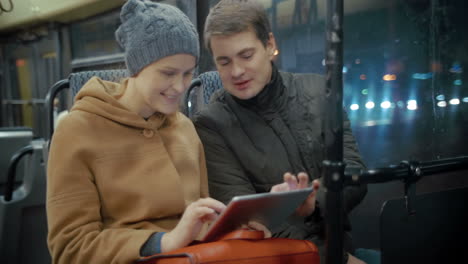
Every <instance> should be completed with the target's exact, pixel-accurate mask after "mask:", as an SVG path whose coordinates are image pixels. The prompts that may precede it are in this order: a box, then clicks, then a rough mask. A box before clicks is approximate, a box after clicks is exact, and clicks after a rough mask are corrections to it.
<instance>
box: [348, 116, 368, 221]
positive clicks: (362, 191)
mask: <svg viewBox="0 0 468 264" xmlns="http://www.w3.org/2000/svg"><path fill="white" fill-rule="evenodd" d="M343 160H344V162H345V163H346V164H347V166H352V167H360V168H365V165H364V162H363V161H362V158H361V155H360V154H359V150H358V147H357V143H356V140H355V138H354V136H353V133H352V131H351V124H350V121H349V119H348V116H347V114H346V112H345V111H343ZM366 193H367V185H366V184H361V185H358V186H346V187H345V188H344V191H343V198H344V209H345V212H346V213H349V212H350V211H351V210H353V208H355V207H356V206H357V205H358V204H359V203H360V202H361V201H362V200H363V199H364V197H365V196H366Z"/></svg>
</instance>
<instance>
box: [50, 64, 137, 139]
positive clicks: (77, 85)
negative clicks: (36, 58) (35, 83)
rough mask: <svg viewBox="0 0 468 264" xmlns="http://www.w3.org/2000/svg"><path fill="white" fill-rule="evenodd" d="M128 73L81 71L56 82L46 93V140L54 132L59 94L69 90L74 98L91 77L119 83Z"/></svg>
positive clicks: (122, 70)
mask: <svg viewBox="0 0 468 264" xmlns="http://www.w3.org/2000/svg"><path fill="white" fill-rule="evenodd" d="M127 75H128V72H127V70H124V69H116V70H102V71H83V72H75V73H71V74H70V75H69V76H68V78H67V79H63V80H60V81H58V82H56V83H55V84H54V85H53V86H52V87H51V88H50V90H49V91H48V93H47V96H46V99H45V101H46V112H47V123H48V128H49V131H48V138H47V140H48V141H50V139H51V138H52V134H53V132H54V99H55V97H56V96H57V95H58V94H59V92H61V91H63V90H65V89H70V90H71V91H70V92H71V95H72V97H73V98H74V97H75V95H76V94H77V93H78V92H79V90H80V89H81V87H83V85H84V84H85V83H86V82H87V81H88V80H89V79H91V78H92V77H94V76H97V77H99V78H101V79H103V80H106V81H113V82H119V81H120V80H121V79H123V78H125V77H127Z"/></svg>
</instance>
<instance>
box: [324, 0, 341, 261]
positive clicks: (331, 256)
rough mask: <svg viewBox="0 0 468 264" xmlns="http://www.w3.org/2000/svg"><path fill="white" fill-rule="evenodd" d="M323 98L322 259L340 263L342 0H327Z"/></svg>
mask: <svg viewBox="0 0 468 264" xmlns="http://www.w3.org/2000/svg"><path fill="white" fill-rule="evenodd" d="M325 56H326V58H325V63H326V102H327V111H326V113H325V114H326V118H325V124H324V131H325V144H326V150H325V151H326V160H325V161H324V176H323V177H324V185H325V188H326V189H327V192H326V196H325V199H326V202H325V206H326V210H325V212H326V213H325V222H326V227H325V229H326V235H327V239H326V242H325V248H326V253H325V257H326V260H325V263H327V264H342V263H343V214H342V212H343V192H342V190H343V177H344V166H345V165H344V163H343V162H342V161H343V109H342V105H343V102H342V101H343V0H328V1H327V18H326V55H325Z"/></svg>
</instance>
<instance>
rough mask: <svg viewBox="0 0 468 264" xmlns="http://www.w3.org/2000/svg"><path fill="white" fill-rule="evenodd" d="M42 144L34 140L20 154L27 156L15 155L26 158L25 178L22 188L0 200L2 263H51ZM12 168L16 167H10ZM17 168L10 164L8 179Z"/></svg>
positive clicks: (0, 252) (42, 141)
mask: <svg viewBox="0 0 468 264" xmlns="http://www.w3.org/2000/svg"><path fill="white" fill-rule="evenodd" d="M43 143H44V140H43V139H35V140H33V141H31V145H30V146H28V147H25V148H23V149H21V150H20V151H24V152H25V153H23V154H25V155H16V154H17V153H18V152H17V153H15V155H14V157H19V158H22V157H24V159H23V160H24V174H23V181H22V184H21V185H20V186H19V187H18V188H16V189H14V190H13V188H12V189H11V191H12V192H7V193H5V195H1V196H0V260H1V263H15V264H20V263H21V264H22V263H36V264H46V263H51V260H50V255H49V251H48V249H47V242H46V238H47V220H46V210H45V197H46V176H45V169H44V163H43V157H42V147H43ZM12 164H15V165H13V167H11V166H12ZM17 164H18V163H17V162H15V163H11V164H10V168H9V176H10V175H12V174H15V173H17V172H18V171H17V170H16V168H17V166H16V165H17ZM9 179H11V178H10V177H9ZM9 194H10V195H9ZM7 196H9V197H7Z"/></svg>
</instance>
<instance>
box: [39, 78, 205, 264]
mask: <svg viewBox="0 0 468 264" xmlns="http://www.w3.org/2000/svg"><path fill="white" fill-rule="evenodd" d="M125 89H126V84H125V83H124V84H123V85H120V84H116V83H111V82H105V81H102V80H100V79H98V78H93V79H91V80H90V81H89V82H88V83H87V84H86V85H85V86H84V87H83V88H82V89H81V91H80V92H79V93H78V95H77V97H76V103H75V105H74V106H73V108H72V110H71V112H70V114H68V115H67V116H66V118H64V119H63V120H62V121H61V122H60V124H59V125H58V127H57V130H56V131H55V133H54V136H53V139H52V144H51V150H50V156H49V162H48V172H47V177H48V178H47V181H48V182H47V219H48V228H49V235H48V245H49V249H50V252H51V255H52V258H53V263H67V264H71V263H80V264H81V263H132V262H133V261H134V260H136V259H137V258H139V252H140V248H141V246H142V245H143V244H144V242H145V241H146V240H147V239H148V237H149V236H150V235H151V234H152V233H154V232H157V231H168V230H171V229H172V228H174V227H175V226H176V224H177V223H178V221H179V219H180V216H181V214H182V213H183V211H184V209H185V207H186V206H187V205H188V204H189V203H191V202H193V201H196V200H197V199H199V198H200V197H207V196H208V187H207V176H206V168H205V157H204V154H203V153H204V152H203V148H202V145H201V143H200V139H199V138H198V136H197V134H196V132H195V129H194V127H193V124H192V123H191V122H190V120H189V119H187V118H186V117H185V116H184V115H183V114H181V113H179V112H178V113H176V114H173V115H170V116H164V115H162V114H155V115H153V116H151V117H150V118H149V119H148V120H145V119H143V118H142V117H140V116H139V115H137V114H136V113H133V112H130V111H129V110H127V109H126V108H125V107H124V106H122V105H121V104H120V103H119V102H118V101H117V100H116V98H118V96H119V94H121V93H123V92H124V91H125Z"/></svg>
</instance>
